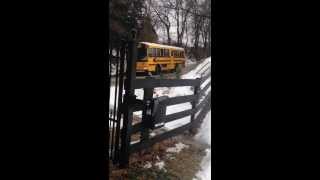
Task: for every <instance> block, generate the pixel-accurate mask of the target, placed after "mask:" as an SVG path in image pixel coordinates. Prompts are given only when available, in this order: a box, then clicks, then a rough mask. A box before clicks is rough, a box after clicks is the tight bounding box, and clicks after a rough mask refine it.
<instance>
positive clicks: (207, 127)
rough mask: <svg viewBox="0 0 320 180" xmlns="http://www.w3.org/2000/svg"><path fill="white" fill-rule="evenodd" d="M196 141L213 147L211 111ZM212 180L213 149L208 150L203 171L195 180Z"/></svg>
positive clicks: (203, 163)
mask: <svg viewBox="0 0 320 180" xmlns="http://www.w3.org/2000/svg"><path fill="white" fill-rule="evenodd" d="M195 139H196V140H198V141H200V142H202V143H205V144H208V145H210V146H211V111H209V112H208V114H207V115H206V117H205V118H204V121H203V123H202V125H201V127H200V131H199V133H198V134H197V135H196V136H195ZM208 179H211V147H210V148H208V149H206V156H205V157H204V158H203V159H202V161H201V170H200V171H199V172H198V173H197V174H196V177H195V178H194V180H208Z"/></svg>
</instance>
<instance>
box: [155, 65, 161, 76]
mask: <svg viewBox="0 0 320 180" xmlns="http://www.w3.org/2000/svg"><path fill="white" fill-rule="evenodd" d="M160 73H161V67H160V65H157V66H156V68H155V71H154V74H155V75H160Z"/></svg>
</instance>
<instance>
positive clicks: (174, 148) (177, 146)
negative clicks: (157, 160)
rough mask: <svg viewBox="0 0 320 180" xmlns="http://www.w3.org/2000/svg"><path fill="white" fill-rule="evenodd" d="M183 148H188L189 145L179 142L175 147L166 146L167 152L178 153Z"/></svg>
mask: <svg viewBox="0 0 320 180" xmlns="http://www.w3.org/2000/svg"><path fill="white" fill-rule="evenodd" d="M184 148H189V145H185V144H183V143H181V142H179V143H178V144H176V145H175V147H171V148H168V149H167V152H168V153H179V152H181V150H182V149H184Z"/></svg>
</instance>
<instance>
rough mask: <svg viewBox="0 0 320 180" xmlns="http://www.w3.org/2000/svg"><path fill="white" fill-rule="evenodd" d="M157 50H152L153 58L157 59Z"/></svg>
mask: <svg viewBox="0 0 320 180" xmlns="http://www.w3.org/2000/svg"><path fill="white" fill-rule="evenodd" d="M156 55H157V54H156V49H155V48H152V57H156Z"/></svg>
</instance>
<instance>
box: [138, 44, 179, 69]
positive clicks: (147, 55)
mask: <svg viewBox="0 0 320 180" xmlns="http://www.w3.org/2000/svg"><path fill="white" fill-rule="evenodd" d="M184 66H185V51H184V49H183V48H180V47H175V46H167V45H162V44H156V43H149V42H140V43H138V59H137V69H136V71H137V72H147V73H148V72H151V73H153V74H160V73H161V72H162V71H170V72H175V71H179V70H180V69H181V68H182V67H184Z"/></svg>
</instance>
